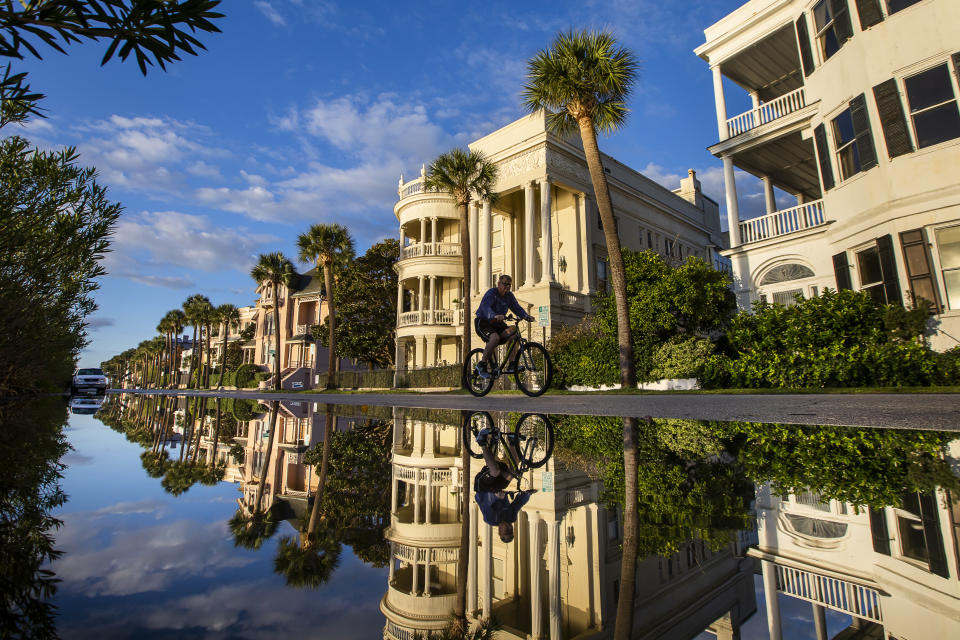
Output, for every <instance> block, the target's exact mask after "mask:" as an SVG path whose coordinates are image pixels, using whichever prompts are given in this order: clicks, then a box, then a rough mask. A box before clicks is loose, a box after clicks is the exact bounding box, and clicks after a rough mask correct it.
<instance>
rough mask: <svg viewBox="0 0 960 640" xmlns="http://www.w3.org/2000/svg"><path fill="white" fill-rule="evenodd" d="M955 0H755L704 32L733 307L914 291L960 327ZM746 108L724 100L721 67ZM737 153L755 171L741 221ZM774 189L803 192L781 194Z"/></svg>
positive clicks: (946, 328)
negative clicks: (757, 191) (760, 209)
mask: <svg viewBox="0 0 960 640" xmlns="http://www.w3.org/2000/svg"><path fill="white" fill-rule="evenodd" d="M957 25H960V2H957V1H956V0H751V1H750V2H747V3H746V4H744V5H743V6H742V7H740V8H739V9H737V10H736V11H734V12H733V13H731V14H730V15H728V16H726V17H725V18H723V19H722V20H720V21H719V22H717V23H716V24H714V25H712V26H710V27H708V28H707V29H706V30H705V32H704V33H705V36H706V42H705V43H704V44H703V45H701V46H700V47H698V48H697V49H696V53H697V55H699V56H700V57H701V58H703V59H704V60H706V61H707V62H708V63H709V64H710V68H711V69H712V71H713V87H714V95H715V98H716V111H717V126H718V134H719V142H717V143H716V144H714V145H713V146H711V147H710V151H711V152H712V153H713V154H714V155H715V156H717V157H719V158H721V159H722V160H723V168H724V176H725V182H726V204H727V215H728V218H729V227H730V249H729V250H728V251H726V252H725V255H727V256H729V257H730V258H731V260H732V263H733V270H734V273H735V275H736V277H737V280H738V282H737V285H736V286H737V294H738V299H739V302H740V305H741V306H742V307H747V306H748V305H749V304H750V302H752V301H754V300H758V299H767V300H768V301H772V302H783V303H787V304H789V303H790V302H791V301H792V300H793V296H794V294H795V293H800V294H802V295H804V296H812V295H817V294H818V293H819V292H821V291H822V290H823V289H824V288H826V287H831V288H834V289H837V288H852V289H862V290H867V291H869V292H870V295H871V296H872V297H873V298H874V299H875V300H877V301H880V302H899V301H903V302H904V303H906V304H908V305H909V304H910V303H911V301H912V299H913V297H915V296H916V297H923V298H925V299H927V300H929V301H930V302H931V303H932V304H933V305H934V307H935V309H936V311H937V314H938V319H939V320H940V323H941V325H940V329H941V332H940V333H939V334H938V335H937V336H936V337H935V338H934V341H933V345H934V347H936V348H938V349H945V348H949V347H952V346H955V345H956V344H958V340H960V180H958V179H957V173H956V167H957V166H958V164H960V110H958V107H957V97H958V95H960V86H958V74H960V54H958V53H957V52H958V51H960V28H958V27H957ZM724 78H725V79H727V80H728V81H732V83H733V84H735V85H738V86H739V87H741V88H742V89H743V90H744V91H746V92H747V93H748V94H749V96H750V99H751V101H752V108H751V109H749V110H748V111H745V112H744V113H739V114H728V113H727V109H726V96H725V95H724V85H723V79H724ZM734 167H737V168H739V169H742V170H743V171H746V172H748V173H751V174H753V175H754V176H757V177H758V178H760V179H762V180H763V183H764V185H765V193H766V215H763V216H761V217H757V218H753V219H749V220H741V219H740V216H739V212H738V206H737V190H736V184H735V180H734ZM774 187H777V188H779V189H780V190H782V191H784V192H786V193H789V194H791V195H793V196H795V197H796V202H789V203H787V202H779V203H778V202H775V199H774Z"/></svg>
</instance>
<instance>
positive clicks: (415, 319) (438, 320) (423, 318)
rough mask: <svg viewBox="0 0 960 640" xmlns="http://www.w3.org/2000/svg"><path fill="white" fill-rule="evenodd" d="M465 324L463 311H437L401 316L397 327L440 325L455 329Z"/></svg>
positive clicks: (402, 314) (412, 312)
mask: <svg viewBox="0 0 960 640" xmlns="http://www.w3.org/2000/svg"><path fill="white" fill-rule="evenodd" d="M461 324H463V309H437V310H436V311H407V312H406V313H401V314H400V319H399V321H398V322H397V327H398V328H402V327H416V326H419V325H440V326H448V327H455V326H459V325H461Z"/></svg>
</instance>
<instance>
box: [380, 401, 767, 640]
mask: <svg viewBox="0 0 960 640" xmlns="http://www.w3.org/2000/svg"><path fill="white" fill-rule="evenodd" d="M514 418H515V416H514ZM395 424H396V430H395V449H394V457H393V462H394V477H393V496H394V508H393V519H392V526H391V528H390V532H389V534H388V537H389V538H390V541H391V546H392V549H393V560H392V562H391V568H390V586H389V589H388V592H387V595H386V596H384V598H383V600H382V602H381V611H383V613H384V615H385V616H386V626H385V628H384V638H385V639H387V640H409V639H410V638H411V637H412V635H413V633H414V631H416V630H421V631H424V630H428V629H437V628H441V627H443V626H444V625H445V624H446V623H447V622H448V621H449V619H450V612H451V610H452V608H453V598H454V597H455V592H456V588H455V584H456V583H455V577H456V561H457V555H458V547H459V538H460V525H459V518H458V515H457V512H458V500H459V496H460V494H459V488H460V482H459V479H458V475H459V473H458V472H459V469H458V467H459V454H458V453H457V448H458V446H459V445H458V437H457V434H458V431H459V429H458V428H456V427H453V426H444V425H441V424H438V423H431V422H423V421H417V420H411V419H409V418H404V417H398V418H397V420H396V423H395ZM481 466H482V462H481V461H473V463H472V465H471V472H472V473H476V472H478V471H479V469H480V467H481ZM528 482H532V486H533V487H535V488H538V489H540V491H539V492H538V493H536V494H535V495H534V496H533V497H532V499H531V500H530V502H529V503H528V504H527V505H526V507H525V508H524V509H523V511H522V512H521V514H520V517H519V519H518V522H517V525H516V527H515V534H516V537H515V539H514V541H513V542H512V543H510V544H503V543H502V542H501V541H500V539H499V536H498V535H497V533H496V532H495V531H493V528H492V527H490V526H488V525H487V524H486V523H484V522H483V520H482V518H481V514H480V512H479V509H478V507H477V506H476V503H475V502H473V501H472V499H471V503H470V504H471V515H470V539H471V540H473V541H475V544H473V545H472V546H471V548H470V557H469V562H468V566H469V570H468V576H467V609H468V614H469V615H470V616H471V618H473V619H480V618H484V617H487V616H488V615H489V614H490V613H491V612H492V613H493V614H494V615H495V616H496V617H497V618H498V619H499V620H500V621H501V622H502V623H503V630H502V631H501V632H500V633H499V635H498V636H497V637H498V638H513V639H526V638H534V639H537V640H541V639H546V638H550V640H560V639H562V638H582V639H587V638H609V637H612V635H613V628H614V622H615V618H616V602H617V598H618V594H619V580H620V551H619V550H620V542H621V535H622V531H621V528H620V522H619V518H618V515H617V513H616V512H610V511H608V510H607V509H605V508H604V507H603V506H601V505H600V504H598V501H597V495H598V491H599V486H598V483H597V482H595V481H592V480H590V478H589V477H588V476H587V475H585V474H584V473H582V472H580V471H576V470H571V469H562V468H559V467H558V466H557V464H556V463H555V461H553V460H551V461H550V462H549V463H548V464H547V465H546V466H545V467H544V468H543V469H539V470H536V471H534V472H532V474H528V475H527V478H525V479H524V483H525V484H524V487H525V488H526V487H527V486H529V485H528V484H527V483H528ZM469 485H470V487H471V491H472V482H470V483H469ZM637 583H638V589H637V600H636V608H637V614H636V619H635V624H636V631H635V634H634V637H637V638H664V639H666V638H670V639H673V638H692V637H694V636H696V635H697V634H699V633H700V632H702V631H704V630H707V629H709V630H711V631H712V632H713V633H715V634H716V635H717V637H718V638H721V639H727V640H732V638H734V637H737V635H736V634H737V633H738V629H739V625H740V623H741V622H742V621H743V620H745V619H746V618H747V617H748V616H749V615H751V614H752V613H753V611H754V610H755V608H756V605H755V599H754V588H753V578H752V573H751V569H750V566H749V563H744V562H743V558H742V557H740V554H739V545H731V547H730V548H729V549H727V550H723V551H721V552H717V553H711V552H709V550H707V549H705V548H704V547H703V545H701V544H700V543H698V542H695V541H694V542H690V543H687V544H685V545H683V547H682V549H681V551H680V553H678V554H675V555H674V556H673V557H671V558H659V557H655V558H647V559H645V560H643V561H641V562H640V563H639V565H638V570H637Z"/></svg>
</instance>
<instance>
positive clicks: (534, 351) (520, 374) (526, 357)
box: [463, 316, 553, 398]
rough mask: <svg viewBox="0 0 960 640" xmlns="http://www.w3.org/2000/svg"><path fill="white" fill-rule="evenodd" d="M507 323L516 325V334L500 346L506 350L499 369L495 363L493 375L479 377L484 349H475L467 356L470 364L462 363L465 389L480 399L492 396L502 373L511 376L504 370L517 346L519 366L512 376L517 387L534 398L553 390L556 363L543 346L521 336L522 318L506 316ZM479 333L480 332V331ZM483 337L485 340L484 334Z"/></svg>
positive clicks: (491, 367) (490, 368)
mask: <svg viewBox="0 0 960 640" xmlns="http://www.w3.org/2000/svg"><path fill="white" fill-rule="evenodd" d="M505 320H507V321H509V322H513V326H514V327H515V328H516V331H514V332H513V335H511V336H510V337H509V338H508V339H507V341H506V342H505V343H503V344H502V345H500V346H501V347H503V360H502V361H501V362H500V364H499V365H497V364H496V363H492V364H491V365H490V366H489V372H490V375H489V376H488V377H486V378H485V377H483V376H481V375H480V371H479V369H478V368H477V365H478V364H479V363H480V361H481V360H482V359H483V348H482V347H481V348H478V349H474V350H473V351H471V352H470V354H469V355H468V356H467V361H466V362H465V363H463V386H465V387H466V388H467V391H469V392H470V393H471V394H473V395H475V396H477V397H478V398H480V397H483V396H485V395H487V394H488V393H490V389H492V388H493V383H494V382H496V380H497V378H498V377H499V376H500V375H501V373H504V374H506V373H511V372H505V371H504V369H506V367H507V363H508V360H509V358H510V354H511V353H512V352H513V348H514V346H515V345H517V344H518V343H519V347H520V348H519V349H518V350H517V364H516V367H515V368H514V370H513V372H512V373H513V379H514V380H515V381H516V383H517V387H518V388H519V389H520V390H521V391H523V392H524V393H525V394H527V395H528V396H530V397H531V398H536V397H537V396H541V395H543V393H544V392H545V391H546V390H547V388H549V387H550V381H551V380H552V379H553V363H551V362H550V354H549V353H547V350H546V348H544V346H543V345H542V344H540V343H538V342H532V341H530V340H527V339H526V338H524V337H523V336H522V335H521V334H520V318H516V317H513V316H507V317H506V318H505ZM477 333H480V331H479V330H478V331H477ZM481 337H484V336H483V334H481Z"/></svg>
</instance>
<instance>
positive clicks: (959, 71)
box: [950, 53, 960, 83]
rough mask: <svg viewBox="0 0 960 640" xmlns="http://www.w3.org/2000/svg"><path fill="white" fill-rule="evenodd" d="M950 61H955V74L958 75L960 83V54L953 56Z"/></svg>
mask: <svg viewBox="0 0 960 640" xmlns="http://www.w3.org/2000/svg"><path fill="white" fill-rule="evenodd" d="M950 59H951V60H953V73H954V74H956V76H957V82H958V83H960V53H955V54H953V55H952V56H950Z"/></svg>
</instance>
